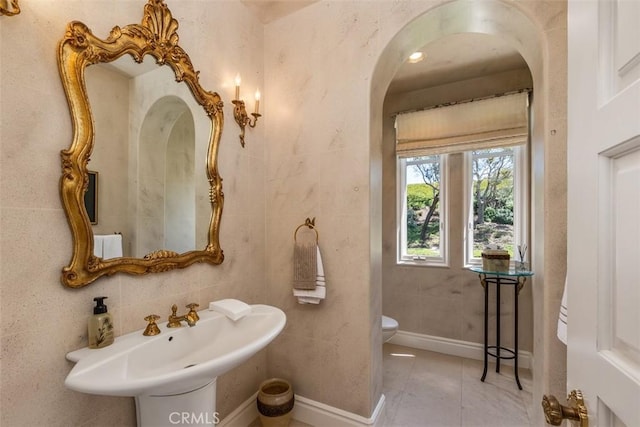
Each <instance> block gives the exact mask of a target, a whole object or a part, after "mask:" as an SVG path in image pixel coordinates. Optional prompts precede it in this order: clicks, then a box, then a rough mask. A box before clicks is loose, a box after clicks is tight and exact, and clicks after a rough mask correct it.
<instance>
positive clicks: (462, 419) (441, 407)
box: [383, 344, 532, 427]
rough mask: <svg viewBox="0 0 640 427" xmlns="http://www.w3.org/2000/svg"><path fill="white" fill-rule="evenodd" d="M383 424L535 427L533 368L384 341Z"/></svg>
mask: <svg viewBox="0 0 640 427" xmlns="http://www.w3.org/2000/svg"><path fill="white" fill-rule="evenodd" d="M383 368H384V383H383V393H384V394H385V397H386V410H387V411H386V412H387V413H386V419H385V423H384V427H530V426H531V422H530V418H531V417H530V415H531V412H530V411H531V410H532V408H531V405H530V402H531V401H532V395H531V387H532V383H531V372H530V371H529V370H523V369H521V370H520V382H521V383H522V387H523V390H518V387H517V386H516V383H515V380H514V378H513V369H512V368H511V367H508V366H503V365H501V366H500V371H501V372H500V373H499V374H498V373H496V372H495V365H491V364H490V365H489V371H488V373H487V378H486V379H485V382H481V381H480V377H481V376H482V361H478V360H470V359H463V358H460V357H456V356H449V355H444V354H440V353H434V352H430V351H425V350H417V349H413V348H408V347H402V346H398V345H393V344H384V364H383Z"/></svg>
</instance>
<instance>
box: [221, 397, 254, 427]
mask: <svg viewBox="0 0 640 427" xmlns="http://www.w3.org/2000/svg"><path fill="white" fill-rule="evenodd" d="M257 398H258V392H257V391H256V392H255V393H253V396H251V397H250V398H248V399H247V400H245V401H244V402H242V403H241V404H240V406H238V407H237V408H236V409H235V410H234V411H233V412H231V413H230V414H229V415H227V416H226V417H225V418H224V419H223V420H221V421H220V423H219V424H218V427H247V426H248V425H249V424H251V423H252V422H253V420H255V419H256V418H258V406H257V405H256V399H257Z"/></svg>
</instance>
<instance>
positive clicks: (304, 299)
mask: <svg viewBox="0 0 640 427" xmlns="http://www.w3.org/2000/svg"><path fill="white" fill-rule="evenodd" d="M316 262H317V264H318V267H317V276H316V288H315V289H314V290H302V289H294V290H293V296H295V297H297V298H298V303H300V304H320V301H322V300H323V299H325V298H326V297H327V288H326V286H325V285H326V283H325V279H324V265H323V264H322V257H321V256H320V248H319V247H318V249H317V255H316Z"/></svg>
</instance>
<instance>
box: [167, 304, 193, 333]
mask: <svg viewBox="0 0 640 427" xmlns="http://www.w3.org/2000/svg"><path fill="white" fill-rule="evenodd" d="M199 306H200V305H199V304H196V303H195V302H193V303H191V304H187V305H186V307H187V308H188V309H189V312H188V313H187V314H185V315H184V316H178V315H177V312H178V306H177V305H175V304H173V305H172V306H171V314H170V315H169V321H168V322H167V327H168V328H180V327H181V326H182V323H180V322H182V321H183V320H184V321H186V322H187V325H189V326H190V327H191V326H195V325H196V323H197V322H198V320H200V316H198V312H196V310H195V309H196V308H198V307H199Z"/></svg>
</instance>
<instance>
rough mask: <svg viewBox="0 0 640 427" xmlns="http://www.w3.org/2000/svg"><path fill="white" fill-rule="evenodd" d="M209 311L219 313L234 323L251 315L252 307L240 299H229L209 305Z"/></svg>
mask: <svg viewBox="0 0 640 427" xmlns="http://www.w3.org/2000/svg"><path fill="white" fill-rule="evenodd" d="M209 310H211V311H217V312H218V313H222V314H224V315H225V316H227V317H228V318H229V319H231V320H233V321H234V322H235V321H236V320H238V319H241V318H243V317H244V316H246V315H247V314H249V313H251V306H250V305H249V304H247V303H245V302H242V301H240V300H238V299H233V298H227V299H222V300H220V301H214V302H210V303H209Z"/></svg>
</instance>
